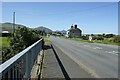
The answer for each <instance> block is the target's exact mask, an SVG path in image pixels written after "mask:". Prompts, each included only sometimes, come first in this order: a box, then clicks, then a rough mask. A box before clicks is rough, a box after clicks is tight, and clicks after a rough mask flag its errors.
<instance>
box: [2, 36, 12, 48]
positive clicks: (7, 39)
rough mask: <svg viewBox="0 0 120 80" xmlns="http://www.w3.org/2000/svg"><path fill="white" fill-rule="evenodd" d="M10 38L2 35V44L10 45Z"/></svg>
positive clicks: (4, 45)
mask: <svg viewBox="0 0 120 80" xmlns="http://www.w3.org/2000/svg"><path fill="white" fill-rule="evenodd" d="M9 42H10V39H9V38H8V37H0V46H3V47H9V45H10V44H9Z"/></svg>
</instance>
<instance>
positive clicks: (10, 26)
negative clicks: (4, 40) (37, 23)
mask: <svg viewBox="0 0 120 80" xmlns="http://www.w3.org/2000/svg"><path fill="white" fill-rule="evenodd" d="M18 27H25V26H24V25H20V24H15V29H17V28H18ZM0 28H2V31H9V32H10V33H12V32H13V24H12V23H0Z"/></svg>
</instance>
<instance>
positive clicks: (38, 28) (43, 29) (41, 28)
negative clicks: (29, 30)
mask: <svg viewBox="0 0 120 80" xmlns="http://www.w3.org/2000/svg"><path fill="white" fill-rule="evenodd" d="M34 30H39V31H45V33H52V32H53V31H52V30H51V29H49V28H46V27H43V26H40V27H37V28H34Z"/></svg>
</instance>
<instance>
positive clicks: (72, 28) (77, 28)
mask: <svg viewBox="0 0 120 80" xmlns="http://www.w3.org/2000/svg"><path fill="white" fill-rule="evenodd" d="M71 30H79V31H81V30H80V29H79V28H70V29H68V31H71Z"/></svg>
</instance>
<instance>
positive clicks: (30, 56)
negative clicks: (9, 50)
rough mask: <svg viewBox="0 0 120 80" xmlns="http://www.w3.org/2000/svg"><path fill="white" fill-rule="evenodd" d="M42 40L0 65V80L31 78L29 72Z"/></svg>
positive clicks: (40, 47) (40, 48)
mask: <svg viewBox="0 0 120 80" xmlns="http://www.w3.org/2000/svg"><path fill="white" fill-rule="evenodd" d="M42 44H43V39H40V40H38V41H37V42H35V43H34V44H32V45H31V46H29V47H28V48H26V49H25V50H23V51H21V52H20V53H18V54H17V55H15V56H14V57H12V58H10V59H9V60H7V61H6V62H4V63H3V64H1V65H0V78H1V79H2V78H3V79H4V78H5V79H9V78H10V79H16V80H18V79H20V78H27V79H29V78H30V76H31V70H32V67H33V65H34V63H35V62H36V60H37V56H38V54H39V52H40V51H41V50H42V47H43V45H42Z"/></svg>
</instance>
